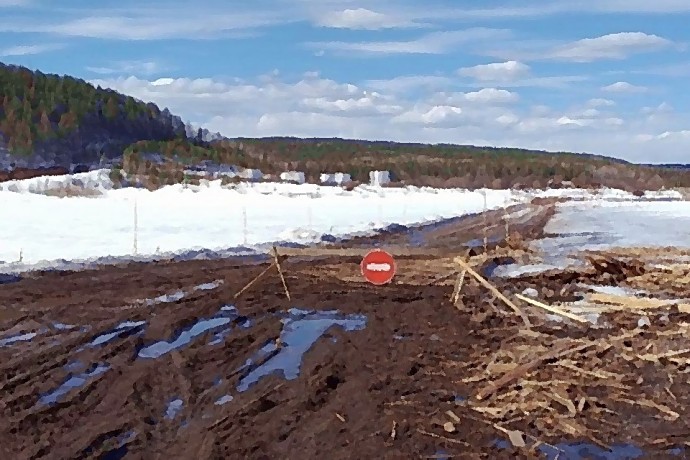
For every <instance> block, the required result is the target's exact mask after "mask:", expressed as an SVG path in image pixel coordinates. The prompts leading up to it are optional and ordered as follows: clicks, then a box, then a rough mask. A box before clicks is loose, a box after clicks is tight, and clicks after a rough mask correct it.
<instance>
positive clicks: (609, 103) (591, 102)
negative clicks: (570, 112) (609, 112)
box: [587, 97, 616, 107]
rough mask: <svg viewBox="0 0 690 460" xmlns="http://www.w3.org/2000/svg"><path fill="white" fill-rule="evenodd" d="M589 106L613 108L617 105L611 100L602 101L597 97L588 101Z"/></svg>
mask: <svg viewBox="0 0 690 460" xmlns="http://www.w3.org/2000/svg"><path fill="white" fill-rule="evenodd" d="M587 105H588V106H589V107H612V106H614V105H616V103H615V102H614V101H612V100H611V99H602V98H599V97H595V98H592V99H590V100H589V101H587Z"/></svg>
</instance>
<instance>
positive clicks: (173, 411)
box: [165, 398, 184, 420]
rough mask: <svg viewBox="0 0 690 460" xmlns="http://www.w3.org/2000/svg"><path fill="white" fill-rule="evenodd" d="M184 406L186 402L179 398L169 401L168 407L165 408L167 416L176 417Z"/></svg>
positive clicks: (168, 417)
mask: <svg viewBox="0 0 690 460" xmlns="http://www.w3.org/2000/svg"><path fill="white" fill-rule="evenodd" d="M182 406H184V402H183V401H182V400H181V399H179V398H176V399H173V400H172V401H170V402H169V403H168V407H166V409H165V418H167V419H168V420H172V419H174V418H175V417H176V416H177V414H178V413H179V412H180V411H181V410H182Z"/></svg>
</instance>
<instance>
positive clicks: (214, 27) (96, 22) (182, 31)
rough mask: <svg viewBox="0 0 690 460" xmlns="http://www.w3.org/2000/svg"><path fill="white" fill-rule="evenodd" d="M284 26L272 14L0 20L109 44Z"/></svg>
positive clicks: (10, 26) (19, 28)
mask: <svg viewBox="0 0 690 460" xmlns="http://www.w3.org/2000/svg"><path fill="white" fill-rule="evenodd" d="M3 19H4V18H3ZM283 22H286V20H285V18H282V17H280V16H279V15H278V14H276V13H270V12H242V11H237V12H233V13H218V12H215V13H214V12H203V11H201V12H200V11H188V12H184V14H183V13H182V12H181V11H178V10H176V9H173V10H170V11H164V10H159V11H155V12H151V11H141V12H131V13H128V14H113V15H108V16H98V15H92V16H87V17H81V18H78V19H72V20H68V21H66V22H54V23H41V22H40V20H31V21H27V20H24V21H9V20H0V31H2V32H20V33H50V34H57V35H64V36H69V37H85V38H101V39H109V40H158V39H190V40H203V39H212V38H218V37H238V38H244V37H247V36H252V32H251V31H252V29H255V28H260V27H265V26H271V25H277V24H279V23H283Z"/></svg>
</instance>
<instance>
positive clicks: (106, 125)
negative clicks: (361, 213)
mask: <svg viewBox="0 0 690 460" xmlns="http://www.w3.org/2000/svg"><path fill="white" fill-rule="evenodd" d="M149 154H154V157H156V156H157V157H158V158H164V159H165V160H164V161H165V162H167V163H168V164H167V165H165V166H163V167H161V166H162V165H160V164H153V163H152V162H151V161H149V160H147V159H146V158H150V155H149ZM104 160H112V161H108V162H107V163H109V164H115V165H116V166H117V163H120V166H122V167H124V168H125V169H127V167H126V166H125V164H124V163H127V164H128V165H129V166H130V167H134V168H135V169H136V170H137V173H143V174H145V175H148V176H151V177H152V178H153V176H157V175H161V176H160V177H157V178H156V180H154V181H153V182H155V183H159V184H163V183H169V182H170V181H175V180H177V179H175V178H179V177H180V176H181V175H182V176H184V174H183V171H185V170H186V166H188V165H192V164H199V163H201V162H204V163H206V164H208V163H209V162H211V163H214V164H216V165H219V164H220V165H237V166H241V167H247V168H257V169H260V170H261V171H262V172H263V173H268V174H271V175H277V174H279V173H280V172H282V171H286V170H298V171H302V172H305V173H306V177H307V180H309V181H312V182H318V181H319V176H320V174H321V173H324V172H345V173H349V174H350V175H351V176H352V178H353V179H354V180H355V181H366V180H367V179H368V173H369V171H371V170H373V169H377V170H389V171H391V173H392V174H393V176H394V177H395V178H396V179H395V180H397V181H400V182H401V183H408V184H414V185H429V186H439V187H444V186H446V187H492V188H506V187H513V186H518V185H522V186H534V187H537V186H538V187H545V186H549V185H551V184H554V183H561V182H563V183H565V182H572V183H573V184H575V185H576V186H597V185H605V186H609V187H617V188H625V189H657V188H661V187H674V186H684V187H688V186H690V171H686V170H683V169H680V168H660V167H651V166H644V165H634V164H630V163H627V162H625V161H622V160H616V159H613V158H607V157H603V156H598V155H588V154H575V153H567V152H558V153H552V152H541V151H532V150H525V149H518V148H491V147H475V146H460V145H447V144H439V145H427V144H409V143H395V142H383V141H362V140H345V139H299V138H292V137H272V138H263V139H244V138H237V139H226V138H223V137H222V136H220V135H217V134H211V133H209V132H208V130H205V129H198V130H194V129H192V128H191V126H190V125H185V123H184V122H183V121H182V119H181V118H180V117H178V116H175V115H173V114H171V113H170V112H169V111H168V110H167V109H160V108H159V107H158V106H156V105H155V104H153V103H146V102H142V101H139V100H137V99H134V98H132V97H130V96H126V95H123V94H120V93H117V92H115V91H112V90H108V89H103V88H97V87H94V86H93V85H91V84H89V83H87V82H86V81H84V80H81V79H77V78H73V77H70V76H59V75H49V74H44V73H42V72H39V71H31V70H29V69H26V68H24V67H18V66H11V65H5V64H2V63H0V180H8V179H12V178H22V177H30V176H32V175H43V174H46V173H47V172H46V171H43V170H41V171H36V170H31V169H30V170H22V169H21V168H34V169H35V168H41V167H45V166H60V167H63V168H67V169H70V168H71V167H73V166H74V165H83V166H86V167H91V168H93V167H98V166H99V165H100V164H103V161H104ZM130 160H131V161H130ZM154 163H155V162H154ZM15 168H16V169H15ZM56 169H60V168H56ZM9 170H14V171H12V172H9V173H8V172H5V173H3V171H9ZM52 173H53V174H60V172H57V171H53V172H52Z"/></svg>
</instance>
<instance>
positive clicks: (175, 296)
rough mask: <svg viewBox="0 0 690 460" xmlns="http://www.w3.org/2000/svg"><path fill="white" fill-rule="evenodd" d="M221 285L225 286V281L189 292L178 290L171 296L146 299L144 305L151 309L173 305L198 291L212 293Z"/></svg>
mask: <svg viewBox="0 0 690 460" xmlns="http://www.w3.org/2000/svg"><path fill="white" fill-rule="evenodd" d="M221 284H223V280H216V281H211V282H209V283H203V284H199V285H198V286H194V287H193V288H192V289H191V291H189V292H185V291H183V290H178V291H175V292H172V293H170V294H163V295H159V296H158V297H154V298H153V299H146V300H144V303H145V304H146V305H147V306H149V307H152V306H154V305H159V304H162V303H173V302H177V301H179V300H182V299H184V298H185V297H187V296H188V295H189V294H193V293H195V292H198V291H212V290H213V289H216V288H218V287H219V286H220V285H221Z"/></svg>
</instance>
